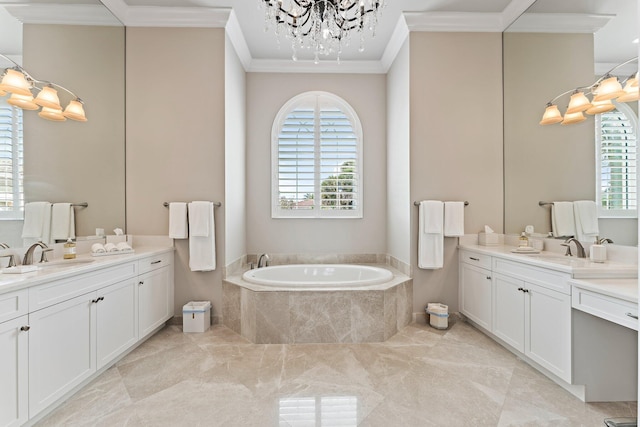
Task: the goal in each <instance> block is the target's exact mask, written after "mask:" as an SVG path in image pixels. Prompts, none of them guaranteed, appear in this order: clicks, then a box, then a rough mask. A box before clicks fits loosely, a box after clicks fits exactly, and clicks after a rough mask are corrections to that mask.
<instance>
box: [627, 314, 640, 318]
mask: <svg viewBox="0 0 640 427" xmlns="http://www.w3.org/2000/svg"><path fill="white" fill-rule="evenodd" d="M625 314H626V315H627V316H629V317H631V318H633V319H637V318H638V315H637V314H633V313H625Z"/></svg>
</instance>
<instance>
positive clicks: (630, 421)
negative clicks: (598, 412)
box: [604, 417, 638, 427]
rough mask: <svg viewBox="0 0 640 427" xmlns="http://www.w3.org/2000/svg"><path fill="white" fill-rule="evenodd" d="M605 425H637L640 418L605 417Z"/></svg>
mask: <svg viewBox="0 0 640 427" xmlns="http://www.w3.org/2000/svg"><path fill="white" fill-rule="evenodd" d="M604 425H605V426H607V427H637V426H638V419H637V418H630V417H620V418H605V420H604Z"/></svg>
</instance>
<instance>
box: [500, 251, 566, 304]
mask: <svg viewBox="0 0 640 427" xmlns="http://www.w3.org/2000/svg"><path fill="white" fill-rule="evenodd" d="M493 271H494V272H496V273H502V274H506V275H509V276H512V277H515V278H518V279H521V280H524V281H526V282H529V283H534V284H536V285H539V286H543V287H545V288H548V289H553V290H556V291H559V292H562V293H563V294H567V295H570V294H571V286H570V285H569V283H568V281H569V279H570V278H571V275H570V274H568V273H562V272H559V271H554V270H548V269H546V268H538V267H533V266H530V265H527V264H523V263H520V262H514V261H509V260H505V259H502V258H494V259H493Z"/></svg>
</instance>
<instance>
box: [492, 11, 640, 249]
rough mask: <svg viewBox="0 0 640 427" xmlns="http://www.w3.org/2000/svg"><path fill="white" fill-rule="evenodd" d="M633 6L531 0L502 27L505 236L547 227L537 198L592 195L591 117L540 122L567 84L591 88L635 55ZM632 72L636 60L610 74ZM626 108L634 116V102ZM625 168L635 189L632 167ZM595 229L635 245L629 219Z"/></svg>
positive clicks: (603, 221) (563, 102) (546, 211)
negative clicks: (573, 121) (527, 228)
mask: <svg viewBox="0 0 640 427" xmlns="http://www.w3.org/2000/svg"><path fill="white" fill-rule="evenodd" d="M637 7H638V6H637V2H636V0H606V1H600V2H584V1H578V0H568V1H563V2H557V1H555V0H537V1H536V2H535V3H534V4H533V5H532V6H531V7H530V8H529V9H528V10H527V12H525V14H523V15H522V16H521V17H520V18H519V19H518V20H516V22H514V24H512V26H511V27H510V28H508V29H507V30H506V31H505V33H504V35H503V42H504V186H505V187H504V188H505V201H504V205H505V212H504V218H505V225H504V229H505V232H506V233H520V232H521V231H523V230H524V228H525V226H526V225H533V226H534V228H535V232H536V233H543V234H546V233H548V232H549V231H551V213H550V207H549V205H545V206H540V205H539V202H540V201H548V202H553V201H575V200H596V188H597V185H599V184H600V181H599V180H597V179H596V166H597V165H596V158H597V157H598V156H596V155H595V153H596V134H597V132H596V131H595V129H596V123H595V118H594V116H593V115H586V117H587V119H586V120H585V121H583V122H581V123H577V124H573V125H566V126H563V125H560V124H554V125H548V126H541V125H539V122H540V120H541V118H542V113H543V111H544V110H545V106H546V104H547V102H548V101H549V100H551V99H553V98H554V97H555V96H557V95H559V94H561V93H563V92H565V91H569V93H568V94H566V95H565V96H563V97H560V98H559V99H558V100H557V105H558V107H559V110H560V111H561V113H564V112H565V110H566V109H567V105H568V103H569V99H570V95H571V92H572V89H575V88H578V87H583V86H588V85H591V84H592V83H594V82H595V81H596V80H597V79H598V78H599V77H600V76H602V75H603V74H604V73H606V71H608V70H610V69H611V68H613V67H615V66H616V65H617V64H620V63H622V62H625V61H627V60H629V59H630V58H634V57H637V55H638V45H637V44H634V43H633V41H634V39H637V37H638V34H637V31H638V25H637V22H636V21H637V16H638V12H637ZM559 14H561V15H559ZM636 43H637V42H636ZM637 69H638V65H637V60H635V61H633V63H632V64H630V65H629V66H626V67H620V68H618V69H616V71H615V74H616V75H618V77H620V79H621V80H624V79H626V78H628V77H629V75H630V74H631V73H632V72H636V71H637ZM626 105H628V106H629V107H631V108H632V109H633V114H635V116H636V117H637V114H638V111H637V102H630V103H627V104H626ZM636 132H637V129H636ZM634 154H635V153H634ZM630 171H631V170H630ZM631 172H632V174H633V175H630V176H631V177H632V179H630V181H629V182H630V183H632V187H633V191H635V187H636V181H637V179H636V176H635V170H632V171H631ZM598 226H599V234H600V237H606V238H610V239H612V240H614V241H615V242H616V243H617V244H625V245H637V235H638V233H637V218H636V217H635V216H634V217H632V218H630V217H628V216H627V217H626V218H618V217H615V218H603V217H600V218H599V219H598Z"/></svg>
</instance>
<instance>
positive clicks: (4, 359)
mask: <svg viewBox="0 0 640 427" xmlns="http://www.w3.org/2000/svg"><path fill="white" fill-rule="evenodd" d="M28 327H29V326H28V317H27V316H21V317H18V318H17V319H13V320H8V321H6V322H3V323H0V378H1V379H0V426H2V427H8V426H12V427H13V426H20V425H22V424H24V423H25V422H26V421H27V420H28V418H29V414H28V401H27V399H28V392H27V390H28V389H27V387H28V379H29V378H28V365H27V363H28V360H29V359H28V348H29V347H28V345H29V341H28V339H29V338H28V332H27V330H28ZM25 329H26V330H25Z"/></svg>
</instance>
